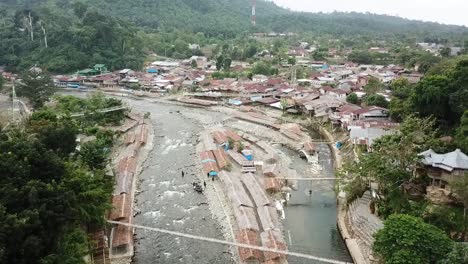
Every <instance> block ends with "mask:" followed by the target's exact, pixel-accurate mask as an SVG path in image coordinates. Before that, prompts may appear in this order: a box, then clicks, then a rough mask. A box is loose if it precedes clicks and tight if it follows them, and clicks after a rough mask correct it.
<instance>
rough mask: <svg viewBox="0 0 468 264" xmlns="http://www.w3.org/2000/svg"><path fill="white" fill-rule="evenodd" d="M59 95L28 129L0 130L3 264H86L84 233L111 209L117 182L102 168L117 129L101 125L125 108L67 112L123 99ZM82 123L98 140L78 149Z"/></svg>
mask: <svg viewBox="0 0 468 264" xmlns="http://www.w3.org/2000/svg"><path fill="white" fill-rule="evenodd" d="M58 100H59V103H58V104H56V108H43V109H40V110H38V111H36V112H34V114H33V115H32V117H31V118H30V120H29V122H27V124H26V127H25V129H24V131H17V130H9V131H3V132H0V175H2V177H0V193H1V194H2V195H0V263H19V264H27V263H28V264H29V263H41V264H49V263H50V264H53V263H72V264H81V263H84V258H83V257H84V256H85V255H86V254H87V253H88V251H89V247H88V243H89V242H88V237H87V235H86V232H87V231H88V230H92V229H93V228H96V227H100V226H102V225H103V224H104V215H105V213H106V211H107V210H109V209H110V204H109V201H110V196H111V193H112V189H113V182H112V178H109V177H107V176H105V173H104V171H103V169H104V167H105V166H106V163H107V159H108V155H109V150H110V148H111V147H112V143H113V133H111V132H109V131H105V130H101V129H99V128H98V127H97V126H95V124H108V123H113V122H120V121H121V119H119V118H122V115H123V113H120V114H117V116H114V117H112V118H111V119H107V118H103V117H102V116H101V117H99V116H98V119H93V120H87V117H88V116H85V117H84V118H83V119H82V120H80V121H76V120H73V119H70V118H68V117H67V116H66V114H65V111H72V110H80V109H83V107H89V108H93V107H94V108H93V109H98V108H99V107H102V106H107V105H112V106H114V105H119V104H120V105H121V104H122V102H121V101H119V100H114V99H106V98H103V97H101V96H100V95H95V96H93V97H91V98H90V99H77V98H75V99H74V98H72V97H64V98H59V99H58ZM60 100H61V101H60ZM75 107H76V108H75ZM89 117H94V116H93V115H89ZM89 124H91V126H90V127H88V126H87V125H89ZM80 130H81V131H83V132H85V133H87V134H89V135H94V136H95V137H96V140H94V141H91V142H89V143H86V144H84V145H82V146H81V147H82V148H81V149H82V151H81V152H77V151H76V149H75V146H76V142H75V139H76V137H77V133H78V131H80ZM87 148H92V149H93V151H91V152H89V151H86V149H87Z"/></svg>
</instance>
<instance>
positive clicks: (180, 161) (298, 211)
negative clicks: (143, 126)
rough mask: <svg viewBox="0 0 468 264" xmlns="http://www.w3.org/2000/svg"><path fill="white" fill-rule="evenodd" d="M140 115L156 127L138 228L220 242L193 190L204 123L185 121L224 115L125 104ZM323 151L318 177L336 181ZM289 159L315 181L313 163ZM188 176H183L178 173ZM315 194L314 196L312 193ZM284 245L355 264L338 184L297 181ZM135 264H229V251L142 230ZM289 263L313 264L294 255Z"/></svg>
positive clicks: (325, 148)
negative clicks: (341, 222) (344, 235)
mask: <svg viewBox="0 0 468 264" xmlns="http://www.w3.org/2000/svg"><path fill="white" fill-rule="evenodd" d="M125 101H126V102H127V103H128V104H129V105H130V106H131V107H132V108H134V109H135V110H137V111H140V112H143V113H144V112H150V113H151V120H152V123H153V128H154V135H155V137H154V142H153V143H154V149H153V150H152V151H151V152H150V154H149V157H148V159H147V160H146V162H145V163H144V169H143V172H142V173H141V175H139V186H138V190H139V194H138V195H137V196H136V207H137V209H138V210H140V211H141V214H139V215H137V216H136V217H135V223H136V224H139V225H145V226H151V227H158V228H165V229H169V230H174V231H180V232H185V233H189V234H193V235H201V236H206V237H212V238H217V239H223V235H222V229H221V227H220V226H219V224H218V223H217V222H216V221H215V220H213V219H212V216H211V213H210V210H209V207H208V205H207V202H208V201H207V198H206V197H205V196H203V195H200V194H197V193H195V192H194V191H193V190H192V186H191V182H193V181H195V180H196V176H195V173H196V169H195V162H196V161H197V160H198V158H197V153H196V151H195V145H196V144H197V137H198V133H199V132H200V131H202V130H203V126H202V124H201V122H200V121H199V120H197V119H191V118H187V117H186V116H184V115H183V114H181V113H183V112H184V111H185V112H188V111H192V112H193V111H198V112H201V113H202V114H206V116H210V117H212V119H213V121H214V122H216V121H220V120H222V118H223V117H225V116H224V114H221V113H216V112H210V111H208V110H203V109H197V110H193V109H192V108H187V107H182V106H175V105H165V104H160V103H151V102H148V101H143V100H142V101H134V100H125ZM319 148H320V156H319V157H320V163H321V164H322V166H323V171H322V173H321V175H320V176H321V177H333V176H334V168H333V162H332V158H331V151H330V149H329V148H328V146H327V145H325V144H322V145H320V146H319ZM281 151H283V152H284V153H285V154H287V155H288V156H290V158H291V161H292V163H291V168H293V169H296V170H297V171H298V173H299V175H304V176H307V175H310V173H309V169H310V165H309V164H307V163H306V162H305V161H303V160H302V159H300V158H299V157H298V155H297V153H296V152H292V151H290V150H288V149H285V148H282V149H281ZM182 170H184V171H185V173H186V175H185V177H183V178H182V177H181V171H182ZM309 189H312V195H309V192H308V191H309ZM285 210H286V217H287V218H286V220H284V222H283V226H284V227H285V230H284V231H285V240H286V241H287V242H288V244H289V245H288V247H289V249H290V250H291V251H295V252H301V253H306V254H311V255H316V256H320V257H324V258H330V259H336V260H343V261H349V262H351V259H350V257H349V255H348V252H347V249H346V246H345V244H344V242H343V241H342V239H341V236H340V234H339V232H338V230H337V226H336V213H337V212H336V196H335V193H334V191H333V182H330V181H328V182H314V183H313V184H311V183H310V182H300V183H299V190H298V191H294V192H293V193H292V199H291V201H290V203H289V205H288V206H287V207H286V208H285ZM136 239H137V240H136V246H135V250H136V251H135V257H134V263H136V264H150V263H169V264H171V263H194V264H195V263H197V264H199V263H201V264H204V263H206V264H208V263H223V264H224V263H232V259H231V254H230V253H229V248H228V247H227V246H223V245H216V244H208V243H205V242H198V241H194V240H189V239H183V238H176V237H173V236H168V235H161V234H158V233H154V232H151V231H145V230H141V229H137V230H136ZM288 261H289V263H293V264H294V263H314V262H310V261H305V260H304V259H298V258H294V257H291V258H289V259H288Z"/></svg>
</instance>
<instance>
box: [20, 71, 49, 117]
mask: <svg viewBox="0 0 468 264" xmlns="http://www.w3.org/2000/svg"><path fill="white" fill-rule="evenodd" d="M21 79H22V80H21V83H20V85H19V87H18V89H17V92H18V96H22V97H26V98H27V99H29V100H30V102H31V104H32V105H33V107H34V108H35V109H37V108H40V107H42V106H43V105H44V103H45V102H47V101H48V100H49V98H50V97H51V96H52V95H53V94H54V93H55V90H56V88H55V85H54V83H53V81H52V79H51V78H50V76H49V75H48V74H45V73H41V72H39V71H35V70H33V71H28V72H26V73H25V74H23V75H22V77H21Z"/></svg>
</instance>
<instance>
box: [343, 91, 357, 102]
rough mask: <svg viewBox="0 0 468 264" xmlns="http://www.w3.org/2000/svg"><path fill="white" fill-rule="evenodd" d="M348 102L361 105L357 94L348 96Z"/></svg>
mask: <svg viewBox="0 0 468 264" xmlns="http://www.w3.org/2000/svg"><path fill="white" fill-rule="evenodd" d="M346 102H348V103H350V104H358V103H359V98H358V96H357V94H355V93H352V94H350V95H348V96H347V97H346Z"/></svg>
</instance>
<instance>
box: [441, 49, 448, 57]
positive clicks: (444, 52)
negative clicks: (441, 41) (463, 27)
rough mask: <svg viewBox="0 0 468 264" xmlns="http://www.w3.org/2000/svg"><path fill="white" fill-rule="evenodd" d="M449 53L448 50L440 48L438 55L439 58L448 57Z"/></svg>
mask: <svg viewBox="0 0 468 264" xmlns="http://www.w3.org/2000/svg"><path fill="white" fill-rule="evenodd" d="M450 52H451V50H450V48H442V49H441V50H440V52H439V53H440V56H442V57H449V56H450Z"/></svg>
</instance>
